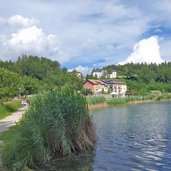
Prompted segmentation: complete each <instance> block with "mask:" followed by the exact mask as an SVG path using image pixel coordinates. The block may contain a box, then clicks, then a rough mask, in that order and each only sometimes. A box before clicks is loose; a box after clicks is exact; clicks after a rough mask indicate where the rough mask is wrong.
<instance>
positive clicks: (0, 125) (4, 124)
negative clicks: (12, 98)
mask: <svg viewBox="0 0 171 171" xmlns="http://www.w3.org/2000/svg"><path fill="white" fill-rule="evenodd" d="M25 111H26V110H25V109H24V108H21V109H19V110H18V111H16V112H14V113H13V114H12V115H10V116H7V117H6V118H4V119H2V120H0V133H2V132H4V131H7V130H8V129H9V128H10V127H11V126H14V125H16V123H17V122H18V121H19V120H20V119H21V117H22V115H23V114H24V113H25Z"/></svg>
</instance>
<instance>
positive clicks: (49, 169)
mask: <svg viewBox="0 0 171 171" xmlns="http://www.w3.org/2000/svg"><path fill="white" fill-rule="evenodd" d="M92 164H93V152H92V151H88V152H86V153H82V154H72V155H70V156H68V157H64V158H59V159H54V160H53V161H51V162H49V163H48V164H46V165H45V166H43V167H41V168H40V169H38V170H39V171H45V170H46V171H56V170H58V171H91V170H93V168H92Z"/></svg>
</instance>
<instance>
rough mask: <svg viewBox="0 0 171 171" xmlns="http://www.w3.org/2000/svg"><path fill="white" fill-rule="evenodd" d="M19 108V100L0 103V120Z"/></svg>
mask: <svg viewBox="0 0 171 171" xmlns="http://www.w3.org/2000/svg"><path fill="white" fill-rule="evenodd" d="M19 108H21V102H20V100H11V101H8V102H4V103H0V119H3V118H5V117H6V116H8V115H10V114H12V113H13V112H15V111H17V110H18V109H19Z"/></svg>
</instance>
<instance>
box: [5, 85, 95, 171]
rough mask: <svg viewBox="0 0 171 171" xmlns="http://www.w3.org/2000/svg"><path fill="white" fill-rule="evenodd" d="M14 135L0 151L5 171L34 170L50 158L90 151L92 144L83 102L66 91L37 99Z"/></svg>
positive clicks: (92, 140) (40, 96) (71, 91)
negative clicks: (28, 168)
mask: <svg viewBox="0 0 171 171" xmlns="http://www.w3.org/2000/svg"><path fill="white" fill-rule="evenodd" d="M16 133H17V134H16V137H15V138H11V141H8V142H6V143H5V146H4V147H3V151H2V163H3V166H4V168H6V170H17V171H19V170H22V169H23V168H24V167H25V166H27V167H30V168H36V166H38V165H41V164H44V163H46V162H47V161H49V160H50V159H52V158H56V157H60V156H64V155H67V154H70V153H72V152H74V151H82V150H86V149H91V148H93V146H94V143H95V132H94V129H93V125H92V122H91V118H90V116H89V111H88V105H87V102H86V99H85V97H83V96H82V95H81V94H79V93H76V92H74V91H73V90H71V89H68V88H65V89H60V90H59V89H58V90H54V91H50V92H46V93H43V94H39V95H37V96H36V97H35V98H34V99H33V100H32V104H31V106H30V108H29V110H28V112H27V113H26V114H25V116H24V118H23V119H22V121H21V122H20V123H19V125H18V126H17V129H16Z"/></svg>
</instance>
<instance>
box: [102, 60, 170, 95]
mask: <svg viewBox="0 0 171 171" xmlns="http://www.w3.org/2000/svg"><path fill="white" fill-rule="evenodd" d="M104 69H106V70H107V71H108V72H109V73H110V72H111V71H112V69H115V70H116V71H117V76H118V79H121V80H122V81H125V82H127V84H128V89H129V90H130V91H131V92H132V93H133V94H146V93H149V92H150V91H152V90H159V91H161V92H171V62H165V63H162V64H160V65H156V64H149V65H147V64H133V63H131V64H126V65H110V66H107V67H105V68H104Z"/></svg>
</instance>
